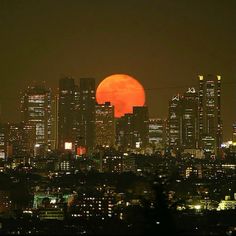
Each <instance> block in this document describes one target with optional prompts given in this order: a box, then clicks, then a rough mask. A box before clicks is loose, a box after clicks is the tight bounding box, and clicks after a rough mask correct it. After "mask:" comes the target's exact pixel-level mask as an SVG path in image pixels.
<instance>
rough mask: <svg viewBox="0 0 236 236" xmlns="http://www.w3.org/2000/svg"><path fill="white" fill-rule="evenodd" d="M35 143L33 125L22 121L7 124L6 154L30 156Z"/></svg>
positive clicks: (9, 155) (10, 155)
mask: <svg viewBox="0 0 236 236" xmlns="http://www.w3.org/2000/svg"><path fill="white" fill-rule="evenodd" d="M35 144H36V132H35V125H30V124H27V123H24V122H20V123H8V125H7V156H8V157H13V158H14V157H31V156H33V154H34V148H35Z"/></svg>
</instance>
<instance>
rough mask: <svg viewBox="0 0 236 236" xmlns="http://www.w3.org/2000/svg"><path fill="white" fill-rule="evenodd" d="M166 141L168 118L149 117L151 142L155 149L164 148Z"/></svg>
mask: <svg viewBox="0 0 236 236" xmlns="http://www.w3.org/2000/svg"><path fill="white" fill-rule="evenodd" d="M165 142H166V120H163V119H158V118H150V119H149V144H151V145H152V146H153V147H154V148H155V149H160V150H161V149H164V147H165Z"/></svg>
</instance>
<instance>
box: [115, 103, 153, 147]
mask: <svg viewBox="0 0 236 236" xmlns="http://www.w3.org/2000/svg"><path fill="white" fill-rule="evenodd" d="M148 142H149V116H148V108H147V107H146V106H140V107H138V106H136V107H133V113H132V114H131V113H128V114H125V115H124V116H122V117H120V118H118V119H117V120H116V145H117V146H118V147H120V148H121V149H124V150H127V149H133V148H145V147H146V146H147V145H148Z"/></svg>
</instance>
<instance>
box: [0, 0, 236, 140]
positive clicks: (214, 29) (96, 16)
mask: <svg viewBox="0 0 236 236" xmlns="http://www.w3.org/2000/svg"><path fill="white" fill-rule="evenodd" d="M115 73H125V74H129V75H131V76H133V77H135V78H136V79H138V80H139V81H140V82H141V83H142V84H143V86H144V88H145V89H146V96H147V105H148V106H149V110H150V117H160V118H165V117H167V112H168V101H169V99H170V98H171V96H172V95H174V94H176V93H178V92H180V93H181V92H184V91H185V89H187V86H194V85H197V82H198V80H197V75H198V74H203V75H204V74H219V75H222V83H223V86H222V89H223V91H222V93H223V94H222V111H223V122H224V138H225V140H227V139H230V138H231V132H232V123H233V121H235V120H236V93H235V91H236V1H235V0H116V1H115V0H109V1H108V0H107V1H105V0H93V1H92V0H90V1H89V0H84V1H82V0H75V1H72V0H64V1H61V0H55V1H54V0H45V1H42V0H37V1H36V0H28V1H27V0H24V1H21V0H16V1H14V0H0V81H1V82H0V86H1V90H0V103H1V105H2V115H1V116H2V121H4V122H6V121H19V120H20V112H19V107H20V90H22V89H24V88H26V87H27V86H28V85H32V84H33V83H34V81H36V82H37V81H42V80H43V81H46V85H47V86H49V87H52V88H56V87H57V86H58V80H59V78H60V77H62V76H63V75H69V76H73V77H75V78H80V77H94V78H96V82H97V84H98V83H99V82H100V81H101V80H103V79H104V78H105V77H106V76H108V75H111V74H115ZM54 90H55V89H54Z"/></svg>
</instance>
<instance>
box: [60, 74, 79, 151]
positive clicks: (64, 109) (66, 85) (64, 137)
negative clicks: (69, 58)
mask: <svg viewBox="0 0 236 236" xmlns="http://www.w3.org/2000/svg"><path fill="white" fill-rule="evenodd" d="M75 89H76V86H75V82H74V79H73V78H69V77H65V78H61V79H60V80H59V98H58V149H60V150H64V149H65V145H66V143H71V144H72V146H73V145H74V139H75V138H74V128H75Z"/></svg>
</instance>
